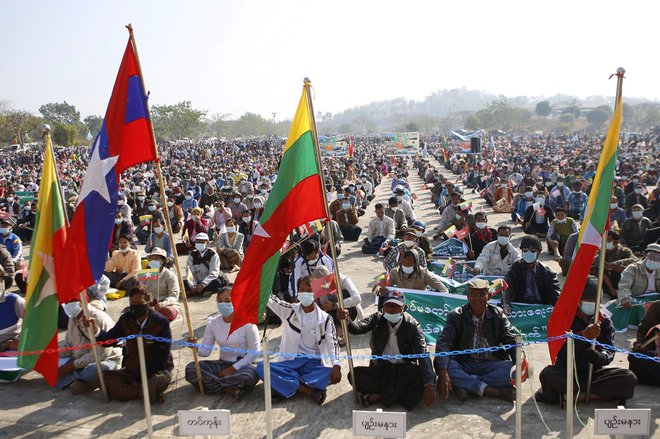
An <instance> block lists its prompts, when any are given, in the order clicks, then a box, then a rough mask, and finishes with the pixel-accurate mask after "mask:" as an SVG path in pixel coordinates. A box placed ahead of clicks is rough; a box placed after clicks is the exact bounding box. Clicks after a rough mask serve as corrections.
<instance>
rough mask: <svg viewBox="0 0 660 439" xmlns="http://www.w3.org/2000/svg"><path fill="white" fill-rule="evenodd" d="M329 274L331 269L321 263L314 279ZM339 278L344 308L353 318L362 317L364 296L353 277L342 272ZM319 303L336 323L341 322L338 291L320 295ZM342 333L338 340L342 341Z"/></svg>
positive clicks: (325, 276)
mask: <svg viewBox="0 0 660 439" xmlns="http://www.w3.org/2000/svg"><path fill="white" fill-rule="evenodd" d="M329 275H330V270H329V269H328V267H326V266H324V265H321V266H319V267H318V268H316V269H314V271H313V272H312V279H321V278H327V277H328V276H329ZM333 279H334V278H333ZM339 279H340V280H341V291H342V300H343V303H344V309H346V310H347V311H348V313H349V316H350V318H351V319H355V318H356V317H357V316H360V317H362V315H363V312H362V306H361V305H360V304H361V303H362V298H361V297H360V292H359V291H358V289H357V287H356V286H355V284H354V283H353V281H352V280H351V278H350V277H348V276H346V275H345V274H342V273H340V274H339ZM317 304H318V306H319V307H321V309H322V310H323V311H325V312H327V313H328V314H329V315H330V316H331V317H332V318H333V319H334V322H335V325H336V324H338V323H339V320H338V316H337V310H338V309H339V299H338V297H337V291H335V292H334V293H332V294H328V295H325V296H321V297H319V298H318V300H317ZM340 329H341V328H340ZM342 335H343V334H340V335H339V337H338V341H342V340H340V339H341V338H342V337H341V336H342Z"/></svg>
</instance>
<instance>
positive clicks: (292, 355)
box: [0, 334, 660, 363]
mask: <svg viewBox="0 0 660 439" xmlns="http://www.w3.org/2000/svg"><path fill="white" fill-rule="evenodd" d="M138 337H142V338H144V339H145V340H150V341H155V342H158V343H169V344H172V345H175V346H182V347H188V348H197V349H204V350H208V351H220V352H227V353H233V354H237V355H241V356H245V355H256V356H261V355H262V354H263V351H261V350H250V349H238V348H230V347H222V346H218V345H213V346H209V345H205V344H202V343H190V342H188V341H186V340H172V339H169V338H165V337H155V336H153V335H149V334H131V335H128V336H126V337H120V338H116V339H112V340H106V341H99V342H96V343H95V344H96V345H97V346H100V347H107V346H109V345H116V344H119V343H122V342H125V341H128V340H134V339H136V338H138ZM567 337H573V339H575V340H580V341H584V342H587V343H593V342H594V340H590V339H588V338H585V337H583V336H581V335H577V334H564V335H558V336H556V337H549V338H545V339H540V340H532V341H524V342H522V343H521V344H520V345H518V344H516V343H511V344H504V345H500V346H490V347H485V348H478V349H465V350H462V351H448V352H426V353H423V354H407V355H403V354H399V355H338V356H333V355H313V354H303V353H300V352H278V351H268V355H269V356H281V357H286V358H292V359H293V358H305V359H331V360H349V359H352V360H404V359H410V360H416V359H420V358H434V357H453V356H458V355H473V354H482V353H492V352H497V351H508V350H510V349H515V348H517V347H518V346H521V347H525V346H530V345H533V344H545V343H549V342H552V341H556V340H565V339H566V338H567ZM595 344H596V345H597V346H600V347H602V348H604V349H607V350H611V351H615V352H619V353H622V354H626V355H632V356H633V357H636V358H639V359H642V360H648V361H653V362H655V363H660V358H659V357H651V356H648V355H645V354H642V353H640V352H631V351H629V350H627V349H622V348H618V347H616V346H611V345H608V344H604V343H600V342H598V341H595ZM93 345H94V343H87V344H83V345H78V346H66V347H61V348H57V349H44V350H39V351H26V352H17V351H11V352H0V357H16V356H19V355H20V356H24V355H40V354H42V353H44V352H45V353H47V354H54V353H58V352H65V351H74V350H79V349H90V348H91V347H92V346H93Z"/></svg>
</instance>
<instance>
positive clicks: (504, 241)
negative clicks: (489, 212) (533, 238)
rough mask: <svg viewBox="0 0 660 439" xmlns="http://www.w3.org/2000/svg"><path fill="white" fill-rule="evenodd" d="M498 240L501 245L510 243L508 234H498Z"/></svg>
mask: <svg viewBox="0 0 660 439" xmlns="http://www.w3.org/2000/svg"><path fill="white" fill-rule="evenodd" d="M497 242H498V243H499V244H500V245H507V244H508V243H509V237H508V236H498V237H497Z"/></svg>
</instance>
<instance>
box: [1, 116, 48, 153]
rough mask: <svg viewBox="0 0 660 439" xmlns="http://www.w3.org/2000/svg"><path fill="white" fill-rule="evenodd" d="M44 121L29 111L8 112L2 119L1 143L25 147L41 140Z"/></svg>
mask: <svg viewBox="0 0 660 439" xmlns="http://www.w3.org/2000/svg"><path fill="white" fill-rule="evenodd" d="M43 123H44V120H43V119H42V118H40V117H37V116H34V115H33V114H30V113H28V112H27V111H19V110H11V111H7V112H6V113H5V114H4V115H2V118H0V141H5V142H7V143H18V144H20V145H23V144H25V143H29V142H35V141H37V140H39V139H40V138H41V135H42V127H41V125H42V124H43Z"/></svg>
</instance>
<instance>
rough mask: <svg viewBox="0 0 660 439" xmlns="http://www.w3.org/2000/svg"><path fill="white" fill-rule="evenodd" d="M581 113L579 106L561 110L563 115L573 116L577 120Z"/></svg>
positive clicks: (570, 106)
mask: <svg viewBox="0 0 660 439" xmlns="http://www.w3.org/2000/svg"><path fill="white" fill-rule="evenodd" d="M581 113H582V112H581V111H580V109H579V108H578V106H577V105H569V106H568V107H566V108H564V109H563V110H561V114H572V115H573V117H574V118H575V119H577V118H578V117H580V114H581Z"/></svg>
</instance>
